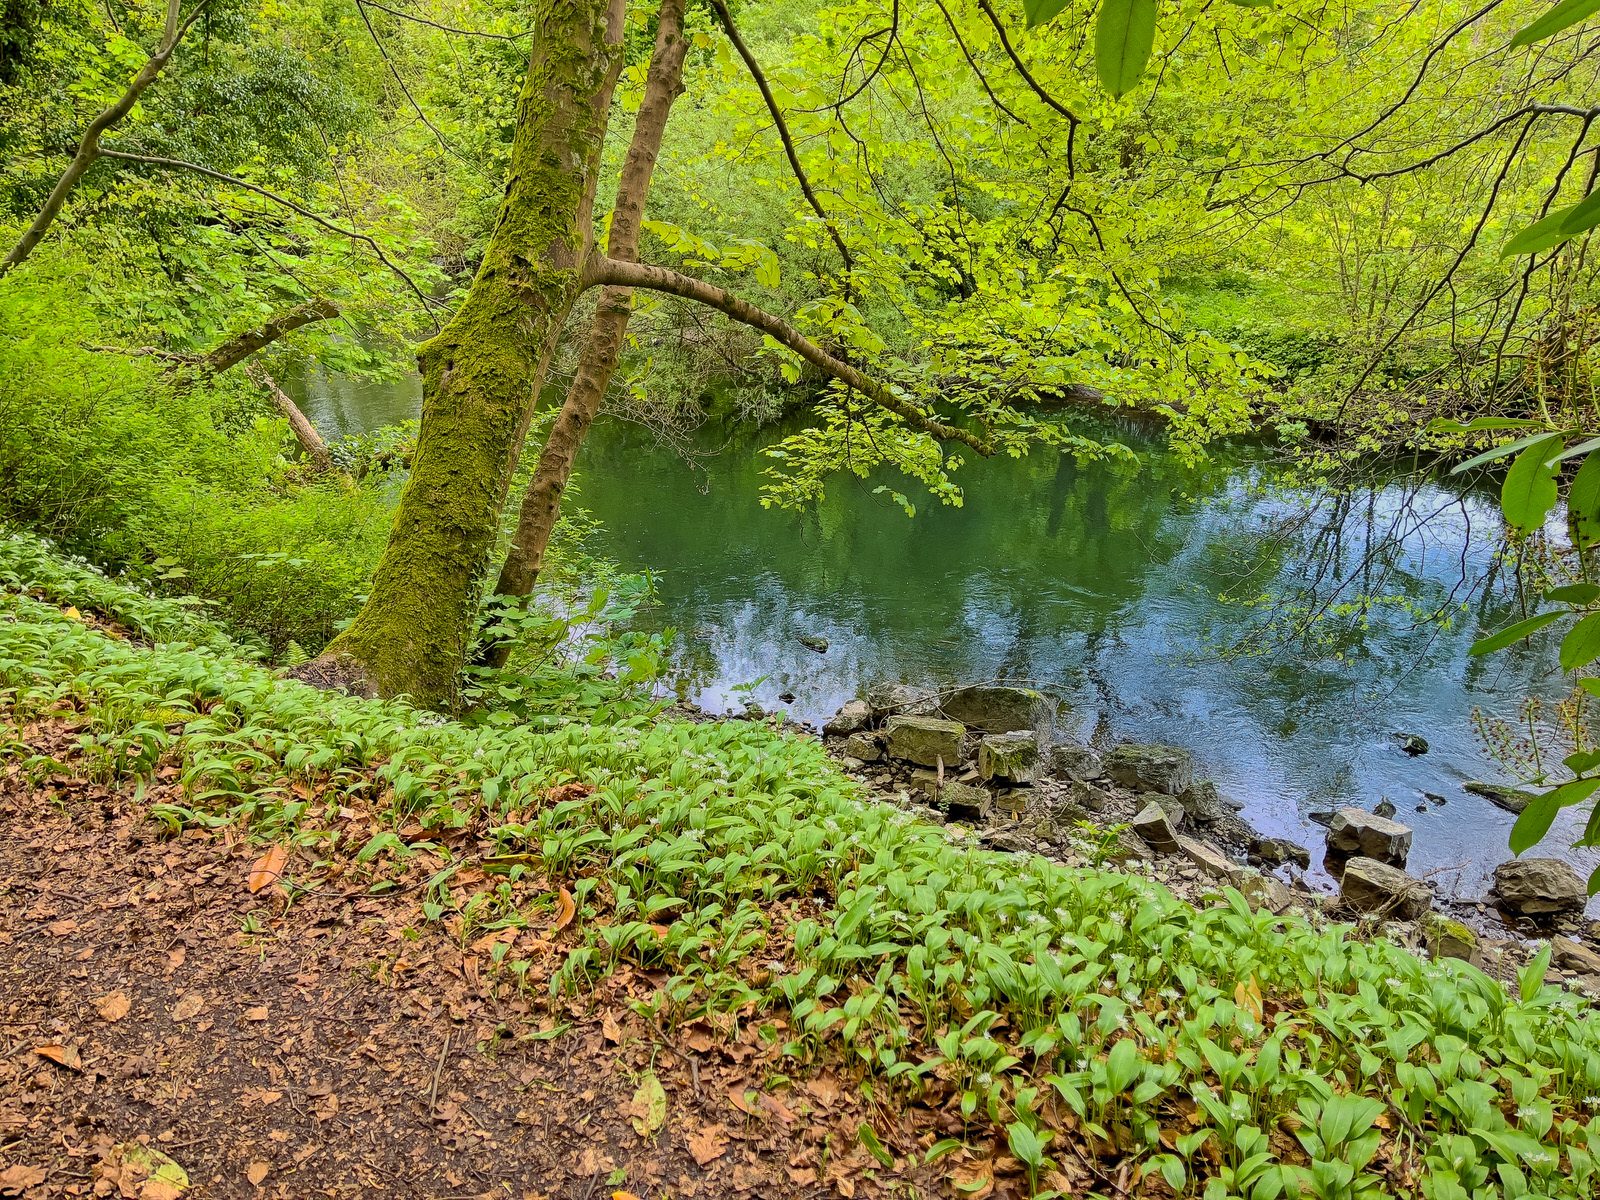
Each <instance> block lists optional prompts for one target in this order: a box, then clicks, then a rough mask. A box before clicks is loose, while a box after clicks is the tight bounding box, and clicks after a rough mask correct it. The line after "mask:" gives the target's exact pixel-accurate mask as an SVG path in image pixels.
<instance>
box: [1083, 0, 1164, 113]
mask: <svg viewBox="0 0 1600 1200" xmlns="http://www.w3.org/2000/svg"><path fill="white" fill-rule="evenodd" d="M1155 41H1156V0H1101V4H1100V16H1099V18H1098V20H1097V21H1096V22H1095V31H1094V65H1095V70H1096V71H1098V72H1099V74H1100V85H1101V86H1102V87H1104V88H1105V89H1106V91H1108V92H1110V93H1111V94H1112V95H1113V96H1121V95H1122V94H1123V93H1125V92H1126V91H1127V90H1128V89H1129V88H1131V87H1132V86H1133V85H1134V84H1135V83H1137V82H1138V81H1139V76H1140V75H1142V74H1143V73H1144V65H1145V63H1147V62H1149V61H1150V50H1151V47H1153V46H1154V45H1155Z"/></svg>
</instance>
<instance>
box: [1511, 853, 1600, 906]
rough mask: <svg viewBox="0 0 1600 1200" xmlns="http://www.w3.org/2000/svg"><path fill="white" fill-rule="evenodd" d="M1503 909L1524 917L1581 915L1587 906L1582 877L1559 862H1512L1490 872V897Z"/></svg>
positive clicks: (1521, 860) (1540, 859) (1585, 888)
mask: <svg viewBox="0 0 1600 1200" xmlns="http://www.w3.org/2000/svg"><path fill="white" fill-rule="evenodd" d="M1491 894H1492V895H1493V896H1494V898H1495V900H1496V901H1497V902H1498V903H1499V904H1500V905H1501V907H1503V908H1507V909H1509V910H1511V911H1512V912H1514V913H1517V914H1519V915H1521V916H1525V917H1540V916H1548V915H1549V914H1551V913H1561V912H1581V911H1582V910H1583V908H1584V906H1585V905H1586V904H1587V903H1588V902H1589V889H1588V888H1587V887H1585V886H1584V882H1583V879H1582V877H1580V876H1579V874H1578V873H1577V872H1576V871H1574V870H1573V869H1572V868H1571V867H1570V866H1568V865H1567V864H1566V863H1564V862H1562V861H1561V860H1560V859H1559V858H1514V859H1512V860H1511V861H1510V862H1503V863H1501V864H1500V865H1499V866H1498V867H1496V868H1495V869H1494V889H1493V892H1492V893H1491Z"/></svg>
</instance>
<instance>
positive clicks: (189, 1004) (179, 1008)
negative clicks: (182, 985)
mask: <svg viewBox="0 0 1600 1200" xmlns="http://www.w3.org/2000/svg"><path fill="white" fill-rule="evenodd" d="M205 1006H206V998H205V997H204V996H202V995H201V994H200V993H199V992H185V993H184V994H183V995H181V996H179V997H178V1002H177V1003H176V1004H174V1005H173V1006H172V1019H173V1020H174V1021H187V1020H189V1019H191V1018H193V1017H197V1016H199V1015H200V1011H201V1010H202V1009H203V1008H205Z"/></svg>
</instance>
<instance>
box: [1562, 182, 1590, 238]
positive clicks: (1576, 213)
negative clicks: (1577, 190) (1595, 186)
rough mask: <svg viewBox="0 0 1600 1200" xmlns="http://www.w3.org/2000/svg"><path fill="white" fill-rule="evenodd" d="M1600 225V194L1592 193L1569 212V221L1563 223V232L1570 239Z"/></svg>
mask: <svg viewBox="0 0 1600 1200" xmlns="http://www.w3.org/2000/svg"><path fill="white" fill-rule="evenodd" d="M1596 225H1600V192H1590V193H1589V194H1588V195H1587V196H1585V197H1584V198H1583V199H1582V200H1579V201H1578V202H1577V203H1576V204H1574V205H1573V206H1572V207H1571V208H1570V209H1568V210H1567V219H1566V220H1565V221H1563V222H1561V232H1562V233H1564V234H1566V235H1567V236H1568V237H1574V236H1576V235H1577V234H1580V233H1583V232H1585V231H1587V230H1590V229H1593V228H1594V227H1595V226H1596Z"/></svg>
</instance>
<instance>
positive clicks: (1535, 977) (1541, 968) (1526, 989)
mask: <svg viewBox="0 0 1600 1200" xmlns="http://www.w3.org/2000/svg"><path fill="white" fill-rule="evenodd" d="M1554 952H1555V947H1554V946H1552V945H1551V944H1550V943H1549V942H1546V943H1545V944H1544V949H1543V950H1541V951H1539V953H1538V954H1536V955H1534V956H1533V961H1532V962H1530V963H1529V964H1528V965H1527V966H1525V967H1523V968H1522V970H1521V972H1520V973H1519V974H1518V976H1517V990H1518V991H1519V992H1520V993H1521V995H1522V1002H1523V1003H1524V1004H1526V1003H1527V1002H1528V1001H1530V1000H1532V999H1533V998H1534V997H1535V996H1537V995H1538V994H1539V989H1540V988H1542V987H1543V986H1544V973H1545V972H1546V971H1548V970H1549V969H1550V956H1551V954H1553V953H1554ZM1484 1140H1485V1141H1488V1140H1490V1139H1488V1138H1487V1137H1486V1138H1485V1139H1484ZM1534 1149H1535V1150H1537V1149H1539V1146H1538V1143H1535V1144H1534Z"/></svg>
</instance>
